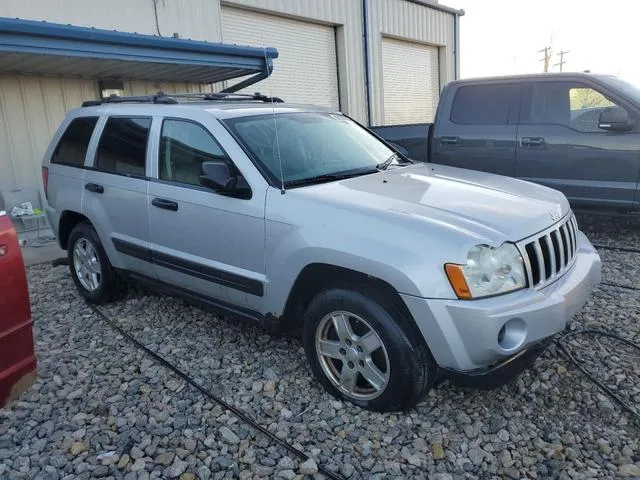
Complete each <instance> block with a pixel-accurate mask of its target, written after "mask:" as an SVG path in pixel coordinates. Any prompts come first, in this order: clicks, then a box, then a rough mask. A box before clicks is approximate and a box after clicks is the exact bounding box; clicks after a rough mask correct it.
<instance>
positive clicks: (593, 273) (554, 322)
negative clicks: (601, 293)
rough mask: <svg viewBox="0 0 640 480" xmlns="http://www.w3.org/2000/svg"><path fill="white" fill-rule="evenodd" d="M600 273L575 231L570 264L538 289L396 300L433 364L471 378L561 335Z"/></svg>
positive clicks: (595, 259) (587, 244)
mask: <svg viewBox="0 0 640 480" xmlns="http://www.w3.org/2000/svg"><path fill="white" fill-rule="evenodd" d="M600 268H601V262H600V257H599V256H598V254H597V252H596V251H595V249H594V248H593V246H592V245H591V243H590V242H589V240H588V239H587V237H585V236H584V234H583V233H581V232H580V233H579V236H578V256H577V258H576V261H575V263H574V265H573V266H572V267H571V269H569V270H568V271H567V272H566V273H565V274H564V275H563V276H562V277H560V278H559V279H558V280H557V281H555V282H554V283H552V284H550V285H548V286H546V287H544V288H542V289H540V290H536V289H533V288H528V289H524V290H520V291H518V292H514V293H510V294H506V295H501V296H497V297H493V298H486V299H479V300H467V301H465V300H439V299H427V298H420V297H414V296H411V295H402V298H403V299H404V301H405V303H406V304H407V307H408V308H409V311H410V312H411V314H412V315H413V317H414V319H415V320H416V323H417V324H418V327H419V328H420V330H421V332H422V334H423V336H424V338H425V340H426V342H427V344H428V345H429V348H430V349H431V353H432V354H433V356H434V358H435V360H436V362H437V363H438V365H439V366H440V367H443V368H445V369H446V370H449V371H450V372H458V373H465V374H469V375H477V374H478V373H479V372H482V371H486V370H488V369H490V368H492V367H495V366H496V365H498V364H502V363H504V362H505V360H507V359H511V358H512V357H515V356H516V355H518V354H519V353H520V352H522V351H523V350H525V349H529V350H531V347H533V346H534V345H536V344H539V343H540V342H542V341H543V340H545V339H547V338H549V337H550V336H552V335H554V334H555V333H557V332H560V331H562V330H563V329H564V328H565V326H566V324H567V321H568V320H569V319H570V318H571V317H572V316H573V315H574V314H575V313H577V312H578V311H579V310H580V309H581V308H582V306H583V305H584V304H585V302H586V301H587V298H588V297H589V295H590V293H591V292H592V291H593V289H594V288H595V287H596V286H597V285H598V283H599V282H600ZM503 327H504V330H503V334H502V335H501V329H503ZM499 337H500V338H499ZM529 356H530V355H523V357H529ZM522 362H523V360H522V359H520V360H519V361H517V362H516V363H514V364H513V365H512V366H511V367H513V366H518V365H520V364H521V363H522ZM523 368H524V367H523Z"/></svg>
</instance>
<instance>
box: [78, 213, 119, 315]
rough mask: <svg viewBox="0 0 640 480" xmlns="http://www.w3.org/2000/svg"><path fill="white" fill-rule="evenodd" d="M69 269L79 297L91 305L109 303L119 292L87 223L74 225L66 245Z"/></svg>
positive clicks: (95, 237) (106, 258)
mask: <svg viewBox="0 0 640 480" xmlns="http://www.w3.org/2000/svg"><path fill="white" fill-rule="evenodd" d="M67 255H68V258H69V270H70V271H71V277H72V278H73V281H74V283H75V284H76V287H77V288H78V291H79V292H80V294H81V295H82V296H83V297H84V298H85V300H87V301H88V302H90V303H95V304H103V303H107V302H110V301H112V300H113V299H114V298H115V297H116V295H117V293H118V292H119V291H120V278H119V276H118V273H117V272H116V271H115V270H114V268H113V267H112V266H111V263H110V262H109V258H108V257H107V254H106V253H105V251H104V248H102V243H101V242H100V239H99V238H98V234H97V233H96V231H95V230H94V229H93V227H92V226H91V224H90V223H88V222H81V223H79V224H77V225H76V226H75V227H74V228H73V230H72V231H71V234H70V235H69V242H68V244H67Z"/></svg>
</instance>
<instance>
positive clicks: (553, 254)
mask: <svg viewBox="0 0 640 480" xmlns="http://www.w3.org/2000/svg"><path fill="white" fill-rule="evenodd" d="M550 235H551V234H549V235H545V236H544V237H543V238H544V243H545V245H546V246H547V252H549V253H548V255H549V263H550V264H551V268H550V271H551V273H550V274H549V278H553V277H555V276H556V252H555V250H554V249H553V243H551V236H550Z"/></svg>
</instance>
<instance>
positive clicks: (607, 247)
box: [592, 243, 640, 253]
mask: <svg viewBox="0 0 640 480" xmlns="http://www.w3.org/2000/svg"><path fill="white" fill-rule="evenodd" d="M592 245H593V246H594V247H595V248H596V249H597V250H612V251H614V252H626V253H640V249H639V248H632V247H616V246H614V245H600V244H597V243H594V244H592Z"/></svg>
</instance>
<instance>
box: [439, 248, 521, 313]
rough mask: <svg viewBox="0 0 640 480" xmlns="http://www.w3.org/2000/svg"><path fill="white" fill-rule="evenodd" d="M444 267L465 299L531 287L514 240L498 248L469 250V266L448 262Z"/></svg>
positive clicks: (452, 284) (454, 288)
mask: <svg viewBox="0 0 640 480" xmlns="http://www.w3.org/2000/svg"><path fill="white" fill-rule="evenodd" d="M444 268H445V272H446V273H447V277H449V282H451V286H452V287H453V290H454V291H455V292H456V295H457V296H458V298H461V299H467V300H469V299H472V298H480V297H487V296H490V295H498V294H501V293H507V292H513V291H514V290H519V289H521V288H524V287H526V286H527V276H526V274H525V270H524V262H523V260H522V256H521V255H520V252H519V251H518V248H517V247H516V246H515V245H514V244H513V243H504V244H502V245H501V246H500V247H498V248H492V247H489V246H488V245H476V246H475V247H473V248H472V249H471V250H470V251H469V254H468V255H467V263H466V264H465V265H456V264H453V263H447V264H446V265H445V267H444Z"/></svg>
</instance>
